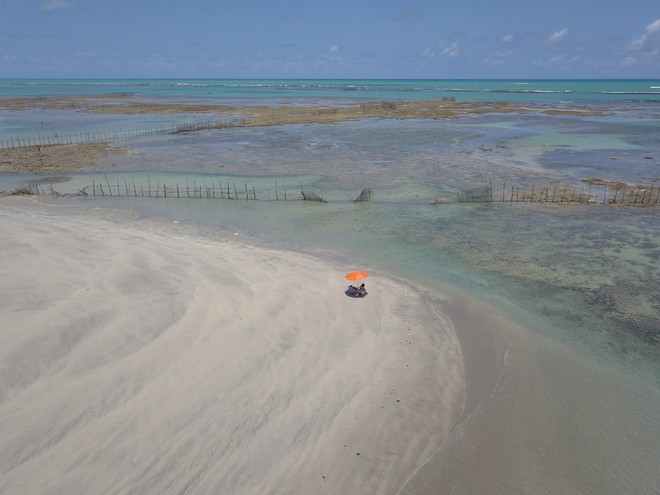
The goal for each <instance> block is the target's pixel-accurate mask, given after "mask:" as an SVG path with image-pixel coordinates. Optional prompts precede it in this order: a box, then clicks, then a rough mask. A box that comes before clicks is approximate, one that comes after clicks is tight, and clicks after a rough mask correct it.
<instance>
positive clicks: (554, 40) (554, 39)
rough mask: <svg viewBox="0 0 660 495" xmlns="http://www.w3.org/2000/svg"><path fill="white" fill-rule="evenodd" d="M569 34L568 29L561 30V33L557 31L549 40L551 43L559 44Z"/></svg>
mask: <svg viewBox="0 0 660 495" xmlns="http://www.w3.org/2000/svg"><path fill="white" fill-rule="evenodd" d="M567 34H568V29H566V28H564V29H560V30H559V31H555V32H554V33H552V34H551V35H550V37H549V38H548V40H549V41H550V43H559V42H560V41H561V40H563V39H564V38H565V37H566V35H567Z"/></svg>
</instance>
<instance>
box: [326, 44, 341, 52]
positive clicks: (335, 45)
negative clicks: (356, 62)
mask: <svg viewBox="0 0 660 495" xmlns="http://www.w3.org/2000/svg"><path fill="white" fill-rule="evenodd" d="M328 51H329V52H330V53H337V52H338V51H339V45H337V44H334V45H332V46H331V47H330V49H329V50H328Z"/></svg>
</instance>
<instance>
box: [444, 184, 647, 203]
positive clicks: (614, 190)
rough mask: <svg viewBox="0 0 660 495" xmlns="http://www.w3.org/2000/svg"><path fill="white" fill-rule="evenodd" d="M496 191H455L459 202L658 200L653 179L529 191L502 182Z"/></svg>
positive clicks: (489, 187) (490, 188)
mask: <svg viewBox="0 0 660 495" xmlns="http://www.w3.org/2000/svg"><path fill="white" fill-rule="evenodd" d="M585 186H586V190H585ZM497 191H499V189H497ZM497 191H496V190H495V188H494V187H493V185H492V182H491V183H488V184H486V185H484V186H477V187H472V188H468V189H466V190H465V191H463V192H460V193H458V195H457V201H458V202H459V203H496V202H497V203H556V204H562V203H580V204H613V205H616V204H618V205H637V206H655V205H657V204H658V203H660V187H658V186H656V185H655V183H654V182H652V183H651V185H650V186H645V185H641V184H634V185H631V184H625V183H622V182H606V181H602V180H600V179H595V180H585V181H583V184H582V185H581V186H580V187H577V186H566V185H560V184H553V185H552V186H547V187H540V188H537V186H535V185H533V186H532V188H531V190H522V191H521V189H520V188H519V186H517V185H509V186H507V184H506V183H505V182H503V183H502V188H501V194H500V193H499V192H497Z"/></svg>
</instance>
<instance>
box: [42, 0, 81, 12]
mask: <svg viewBox="0 0 660 495" xmlns="http://www.w3.org/2000/svg"><path fill="white" fill-rule="evenodd" d="M72 7H73V2H70V1H69V0H46V1H44V2H41V3H40V4H39V8H40V9H41V10H69V9H71V8H72Z"/></svg>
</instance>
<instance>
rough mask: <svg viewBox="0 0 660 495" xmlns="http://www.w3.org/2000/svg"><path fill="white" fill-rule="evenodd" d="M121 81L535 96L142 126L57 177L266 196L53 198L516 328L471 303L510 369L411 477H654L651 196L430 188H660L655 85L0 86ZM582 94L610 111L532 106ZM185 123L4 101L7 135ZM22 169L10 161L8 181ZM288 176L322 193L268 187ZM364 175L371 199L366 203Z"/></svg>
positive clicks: (659, 438)
mask: <svg viewBox="0 0 660 495" xmlns="http://www.w3.org/2000/svg"><path fill="white" fill-rule="evenodd" d="M108 94H123V95H124V94H125V95H135V96H136V98H138V99H146V100H149V101H158V102H192V103H196V102H205V103H206V102H214V103H227V104H232V105H247V104H264V105H291V106H304V105H312V104H315V103H317V102H324V103H325V104H338V105H340V104H343V103H344V102H346V101H354V100H376V101H378V100H432V99H440V98H446V99H456V100H459V101H462V100H466V101H474V100H477V101H493V100H494V101H502V102H514V103H517V104H520V105H521V108H523V107H524V108H536V109H539V111H538V112H522V111H521V112H506V113H483V114H472V115H469V116H466V117H461V118H457V119H447V120H442V119H438V120H426V119H397V120H393V119H373V118H370V119H363V120H359V121H349V122H343V123H335V124H306V125H282V126H264V127H259V126H255V127H233V128H226V129H206V130H202V131H198V132H195V133H190V134H179V135H154V136H149V135H143V136H141V137H137V138H134V139H130V140H125V141H119V142H118V143H117V145H118V146H122V147H126V148H127V149H129V150H130V154H127V155H126V156H123V157H116V158H113V160H112V162H108V163H106V164H105V165H104V166H102V167H100V168H99V169H98V170H96V171H94V172H87V173H81V174H66V176H65V177H64V179H65V180H64V181H63V182H58V183H57V184H54V185H53V187H54V188H56V189H58V191H60V192H75V191H77V190H80V189H81V188H84V187H86V186H88V185H89V184H90V183H91V182H94V183H100V182H106V183H107V184H108V185H114V184H116V185H117V187H118V188H124V187H125V186H126V185H127V184H135V183H138V184H143V183H146V182H147V181H148V182H150V183H158V184H159V185H161V184H171V185H174V184H186V183H188V184H193V183H194V184H195V187H198V186H199V187H200V188H201V185H202V184H204V186H205V187H207V186H208V185H209V184H211V183H213V184H215V183H218V184H226V185H227V187H228V186H229V184H232V185H233V188H236V186H238V188H239V189H242V188H245V189H246V190H247V189H248V188H249V189H251V190H252V189H253V190H254V191H255V192H257V193H258V194H259V197H260V198H262V199H267V200H268V201H248V200H244V201H228V200H213V199H209V200H198V199H197V200H196V199H188V198H179V199H174V198H163V197H158V198H149V199H145V200H141V199H137V198H132V199H131V198H117V197H98V196H96V197H90V196H88V197H85V198H80V197H73V198H72V197H44V198H43V200H44V201H48V202H53V203H55V204H60V205H62V204H65V205H68V206H75V207H78V208H88V209H90V210H93V209H94V208H104V209H116V210H118V211H130V212H131V213H133V214H135V215H137V216H139V217H141V218H144V219H149V220H150V221H159V222H160V221H162V222H169V223H171V222H172V221H176V222H179V223H181V224H185V225H189V226H193V227H194V228H197V229H199V231H200V232H202V233H204V232H206V233H208V232H212V231H213V230H214V229H216V228H218V229H223V230H226V231H229V232H236V233H237V234H238V235H241V236H244V237H245V238H246V239H249V240H250V241H252V242H256V243H266V244H270V245H276V246H279V247H282V248H286V249H294V250H300V251H305V252H311V253H315V254H318V255H319V256H331V257H335V258H338V259H341V260H343V261H344V262H346V263H347V264H350V265H351V266H354V267H359V268H364V269H366V270H367V271H373V272H375V273H387V274H392V275H394V276H397V277H401V278H404V279H406V280H409V281H411V282H412V283H414V284H416V285H418V286H419V287H420V288H421V289H422V290H424V291H426V292H427V293H428V294H429V297H430V298H432V299H433V300H436V301H437V304H439V305H440V306H442V305H443V304H445V303H444V301H445V300H446V297H445V296H446V295H447V294H452V293H454V292H457V293H461V294H467V295H469V297H470V298H473V299H474V300H475V301H478V302H479V304H484V305H486V306H487V307H489V308H494V310H495V311H496V312H497V314H498V315H501V317H502V318H505V319H506V320H507V321H509V322H510V325H509V326H508V327H507V326H506V325H505V327H506V328H508V329H507V330H498V331H497V332H494V331H493V333H492V334H491V333H490V332H489V328H490V327H489V322H488V318H487V317H486V316H484V317H483V318H481V319H479V318H477V317H476V316H475V318H477V320H476V321H477V322H476V323H475V322H472V323H471V326H470V329H468V330H464V331H465V332H467V333H468V334H469V333H470V332H472V333H474V334H475V335H467V334H466V335H463V336H462V337H463V341H462V343H463V345H465V346H466V348H467V347H469V346H470V345H474V344H470V342H472V341H474V340H475V339H477V340H479V341H480V342H483V341H488V342H489V348H490V349H491V350H492V352H491V353H490V354H489V356H490V358H492V360H493V363H494V364H493V367H494V369H496V370H497V372H496V373H495V375H494V376H491V377H486V378H483V377H482V379H480V380H478V379H477V380H476V381H475V382H474V383H479V385H475V386H474V387H475V388H474V390H473V391H472V392H473V393H474V396H473V399H474V402H473V403H471V404H469V408H468V409H469V410H467V411H466V414H465V415H464V417H463V418H462V421H461V422H460V423H459V424H457V425H456V426H455V428H454V431H453V433H452V437H451V439H450V441H449V442H448V443H447V444H446V445H443V446H442V448H441V449H439V450H438V452H437V453H436V454H435V455H434V456H433V457H432V458H431V459H429V461H428V463H427V464H426V465H425V466H424V467H423V468H422V469H421V470H420V471H419V472H418V473H417V474H416V475H415V476H414V477H413V478H412V479H411V480H410V482H409V484H408V486H406V487H405V488H404V489H403V493H431V489H430V488H429V487H435V488H437V487H442V490H441V491H439V493H466V494H467V493H502V494H505V493H530V494H532V493H534V494H537V493H581V494H594V495H595V494H599V495H600V494H620V493H626V494H640V495H641V494H650V493H657V491H658V486H660V474H659V473H658V470H657V459H658V458H659V456H660V428H658V411H660V359H659V356H658V339H659V338H660V263H658V260H659V259H660V210H659V209H658V207H653V206H651V207H638V206H625V207H623V206H613V205H609V204H571V205H570V206H569V205H562V204H550V203H543V202H540V203H524V202H517V201H513V200H511V201H501V202H492V203H491V202H487V203H457V202H455V201H454V202H450V203H447V204H445V203H442V202H437V201H435V200H436V199H437V198H454V197H456V195H457V194H459V193H461V192H462V191H465V190H467V189H470V188H473V187H478V186H483V185H484V184H487V185H490V186H491V188H492V191H495V194H496V195H498V196H499V195H501V196H502V198H511V199H512V198H513V195H514V190H515V191H518V189H525V190H529V189H530V188H538V189H542V188H545V189H546V190H548V191H549V190H551V188H552V187H553V185H555V186H556V185H557V184H561V185H565V186H567V187H569V188H570V189H571V190H573V191H575V190H576V189H577V190H578V191H580V192H583V191H586V188H590V187H591V186H590V185H589V184H593V183H594V182H593V181H592V182H585V181H588V180H592V179H598V180H601V181H608V182H611V183H615V182H621V183H626V184H631V185H635V184H636V185H642V186H645V187H649V188H651V190H653V189H654V188H658V187H660V138H659V136H660V118H658V117H659V116H660V81H657V80H656V81H654V80H606V81H601V80H595V81H589V80H542V81H540V80H529V81H528V80H506V81H504V80H479V81H476V80H441V81H430V80H0V96H3V97H19V96H20V97H30V98H32V97H40V96H55V95H57V96H84V95H108ZM328 102H329V103H328ZM583 105H586V106H589V107H590V108H592V109H595V110H597V111H595V112H589V113H585V114H583V115H582V114H572V115H567V114H565V113H556V114H554V113H552V112H542V111H540V110H547V109H554V108H557V109H567V108H573V107H578V106H583ZM194 118H196V116H195V115H188V114H186V115H155V114H142V115H130V116H127V115H113V114H90V113H85V112H81V111H79V110H76V109H59V110H40V109H27V110H22V111H19V110H6V109H0V142H2V143H7V142H10V140H12V141H13V140H20V139H26V138H28V137H32V138H34V136H35V135H37V134H38V135H39V136H54V135H55V134H58V133H59V135H62V134H69V135H80V134H82V133H86V132H104V131H108V132H109V131H117V130H121V129H127V128H128V129H141V128H145V127H155V126H159V125H167V124H170V123H174V124H176V123H178V122H182V121H189V120H192V119H194ZM31 178H32V177H27V176H23V175H4V176H0V191H1V190H10V189H11V188H13V187H16V186H17V185H19V184H23V183H25V182H26V181H28V180H30V179H31ZM594 187H596V186H594ZM283 188H286V190H287V191H288V192H289V194H290V195H291V196H292V197H294V196H295V195H298V194H299V192H300V191H301V190H309V191H313V192H315V193H317V194H318V195H320V196H322V197H323V199H324V200H325V202H324V203H310V202H301V201H278V200H275V194H279V193H281V192H282V191H283V190H284V189H283ZM367 188H368V189H370V190H371V191H372V196H373V201H371V202H370V203H355V202H354V201H353V200H354V199H355V198H356V197H357V196H358V195H359V194H360V192H361V191H362V190H363V189H367ZM275 191H279V193H276V192H275ZM573 194H575V192H574V193H573ZM604 202H605V201H604ZM449 314H450V316H451V312H449ZM475 315H482V313H481V312H480V311H477V310H476V309H475ZM458 323H460V322H457V328H458V329H459V332H460V330H461V326H460V324H458ZM477 333H478V334H479V335H478V336H477V335H476V334H477ZM460 337H461V336H460V335H459V338H460ZM477 337H478V338H477ZM484 339H485V340H484ZM473 355H474V353H473ZM466 366H470V363H466ZM477 474H478V476H477ZM435 488H434V489H435ZM434 493H438V492H434Z"/></svg>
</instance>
